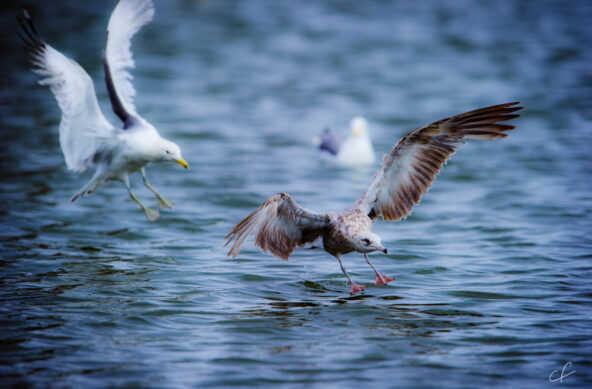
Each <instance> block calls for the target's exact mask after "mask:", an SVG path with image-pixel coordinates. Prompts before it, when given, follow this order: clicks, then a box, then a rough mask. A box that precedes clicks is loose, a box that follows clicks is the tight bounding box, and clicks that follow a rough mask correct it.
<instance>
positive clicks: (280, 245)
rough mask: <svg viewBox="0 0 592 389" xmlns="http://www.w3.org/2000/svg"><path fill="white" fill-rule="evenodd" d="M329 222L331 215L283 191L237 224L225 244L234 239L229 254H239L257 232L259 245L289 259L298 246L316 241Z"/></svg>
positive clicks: (256, 244)
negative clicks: (302, 204) (302, 202)
mask: <svg viewBox="0 0 592 389" xmlns="http://www.w3.org/2000/svg"><path fill="white" fill-rule="evenodd" d="M328 226H329V216H328V215H326V214H317V213H313V212H310V211H307V210H306V209H304V208H302V207H301V206H300V205H298V204H297V203H296V202H295V201H294V200H292V197H290V196H289V195H288V194H286V193H279V194H277V195H275V196H273V197H270V198H269V199H267V201H265V203H263V204H262V205H261V206H260V207H259V208H257V209H256V210H255V211H253V212H252V213H251V214H250V215H249V216H247V217H246V218H245V219H244V220H243V221H241V222H240V223H238V224H237V225H236V226H234V228H233V229H232V230H231V231H230V233H229V234H228V235H226V237H225V239H228V241H227V242H226V245H225V246H227V245H228V244H230V243H231V242H232V241H233V240H234V243H233V245H232V247H231V248H230V251H229V252H228V255H232V256H233V257H236V255H237V254H238V253H239V251H240V249H241V246H242V245H243V243H244V242H245V240H246V239H247V238H248V237H249V236H250V235H255V246H257V247H259V248H260V249H261V250H263V251H269V252H271V253H272V254H273V255H275V256H277V257H279V258H282V259H288V258H289V257H290V254H291V253H292V251H294V249H295V248H296V246H303V245H304V244H305V243H308V242H314V241H315V240H317V239H318V238H319V237H320V236H321V235H322V234H323V231H324V230H325V229H326V228H327V227H328Z"/></svg>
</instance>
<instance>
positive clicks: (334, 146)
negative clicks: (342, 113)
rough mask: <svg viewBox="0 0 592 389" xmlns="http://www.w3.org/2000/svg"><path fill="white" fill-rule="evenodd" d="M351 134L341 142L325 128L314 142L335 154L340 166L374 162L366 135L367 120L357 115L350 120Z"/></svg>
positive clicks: (362, 164)
mask: <svg viewBox="0 0 592 389" xmlns="http://www.w3.org/2000/svg"><path fill="white" fill-rule="evenodd" d="M350 128H351V134H350V136H349V137H348V138H347V139H346V140H345V141H343V143H341V142H340V141H339V139H338V138H337V136H336V135H335V134H334V133H333V132H332V131H331V130H330V129H329V128H325V129H324V130H323V132H322V133H321V135H320V137H315V139H314V142H315V143H316V144H317V145H318V147H319V149H321V150H325V151H327V152H329V153H331V154H333V155H335V161H336V162H337V163H338V164H339V165H341V166H348V167H360V166H367V165H371V164H373V163H374V149H373V148H372V142H371V141H370V137H369V135H368V122H367V121H366V119H364V118H363V117H360V116H357V117H355V118H353V119H352V120H351V122H350Z"/></svg>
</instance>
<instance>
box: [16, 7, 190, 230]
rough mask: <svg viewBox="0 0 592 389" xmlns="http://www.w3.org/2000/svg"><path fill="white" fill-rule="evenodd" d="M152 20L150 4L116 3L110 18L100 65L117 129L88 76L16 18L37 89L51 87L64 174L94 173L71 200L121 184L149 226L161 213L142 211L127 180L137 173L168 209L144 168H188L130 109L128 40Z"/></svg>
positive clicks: (23, 19)
mask: <svg viewBox="0 0 592 389" xmlns="http://www.w3.org/2000/svg"><path fill="white" fill-rule="evenodd" d="M153 15H154V6H153V5H152V2H151V1H150V0H120V1H119V2H118V3H117V5H116V7H115V9H114V10H113V13H112V15H111V18H110V19H109V24H108V27H107V33H108V34H107V44H106V47H105V50H104V51H103V55H102V60H103V67H104V70H105V83H106V84H107V91H108V93H109V99H110V100H111V107H112V108H113V112H115V114H116V115H117V116H118V117H119V119H121V121H122V122H123V125H122V126H121V127H116V126H113V125H111V124H110V123H109V122H108V121H107V119H106V118H105V117H104V116H103V113H102V112H101V109H100V108H99V104H98V102H97V97H96V94H95V89H94V86H93V81H92V79H91V78H90V76H89V75H88V73H87V72H86V71H84V69H83V68H82V67H81V66H80V65H79V64H78V63H77V62H76V61H74V60H72V59H70V58H68V57H66V56H65V55H63V54H62V53H60V52H59V51H57V50H56V49H54V48H53V47H51V46H50V45H48V44H47V43H45V41H43V40H42V39H41V38H40V36H39V34H38V33H37V30H36V29H35V26H34V24H33V21H32V19H31V17H30V15H29V13H28V12H27V10H26V9H23V14H22V16H21V17H20V18H18V20H19V23H20V25H21V28H22V33H19V36H20V37H21V39H22V40H23V41H24V42H25V44H26V50H27V51H28V53H29V60H30V61H31V63H32V64H33V66H34V67H33V72H35V73H37V74H40V75H41V76H43V77H45V78H43V79H42V80H40V81H39V84H40V85H47V86H49V88H50V89H51V91H52V92H53V94H54V96H55V98H56V100H57V101H58V105H59V106H60V108H61V110H62V119H61V122H60V131H59V133H60V145H61V148H62V152H63V154H64V158H65V160H66V165H67V166H68V169H69V170H72V171H75V172H79V173H80V172H83V171H85V170H86V169H89V168H95V172H94V175H93V176H92V178H91V179H90V181H88V183H86V185H84V186H83V187H82V189H80V190H79V191H78V192H77V193H76V194H74V196H72V198H71V201H72V202H73V201H75V200H76V199H78V198H79V197H81V196H86V195H90V194H91V193H93V192H94V191H96V190H97V189H98V188H99V186H100V185H101V184H102V183H103V182H108V181H110V180H118V181H122V182H123V183H124V184H125V186H126V188H127V190H128V192H129V195H130V197H131V198H132V199H133V200H134V201H135V202H137V203H138V204H139V205H140V207H141V208H142V210H143V211H144V213H145V214H146V217H147V218H148V220H150V221H154V220H156V219H158V218H159V217H160V212H159V211H158V209H156V210H154V209H150V208H148V207H146V206H145V205H144V204H142V202H141V201H140V200H139V199H138V197H136V195H135V194H134V193H133V192H132V189H131V186H130V183H129V175H130V174H131V173H134V172H138V171H139V172H140V174H141V175H142V179H143V181H144V185H145V186H146V187H147V188H148V189H149V190H150V191H152V192H153V193H154V195H155V196H156V198H157V199H158V204H159V207H160V208H170V207H172V206H173V203H172V202H170V201H168V200H167V199H165V198H164V197H163V196H162V195H160V193H158V192H157V191H156V190H155V189H154V188H153V187H152V186H151V185H150V183H149V182H148V179H147V178H146V165H147V164H148V163H149V162H162V161H174V162H177V163H179V164H180V165H182V166H183V167H184V168H185V169H187V167H188V164H187V162H185V160H184V159H183V157H182V156H181V149H180V148H179V146H178V145H177V144H175V143H173V142H171V141H169V140H166V139H164V138H162V137H160V135H159V134H158V132H157V131H156V129H155V128H154V126H152V125H151V124H150V123H148V121H146V120H145V119H144V118H143V117H142V116H140V115H139V114H138V113H137V112H136V107H135V106H134V96H135V95H136V91H135V89H134V87H133V85H132V83H131V79H132V75H131V74H130V73H129V72H128V71H127V69H129V68H133V67H134V60H133V58H132V53H131V51H130V45H131V39H132V37H133V36H134V34H135V33H136V32H138V30H139V29H140V28H141V27H142V26H143V25H145V24H146V23H148V22H150V21H151V20H152V17H153Z"/></svg>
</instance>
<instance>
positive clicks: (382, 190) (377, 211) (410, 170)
mask: <svg viewBox="0 0 592 389" xmlns="http://www.w3.org/2000/svg"><path fill="white" fill-rule="evenodd" d="M517 104H519V103H518V102H514V103H508V104H500V105H495V106H491V107H487V108H482V109H478V110H476V111H471V112H467V113H464V114H460V115H456V116H452V117H450V118H446V119H442V120H439V121H437V122H434V123H432V124H430V125H427V126H425V127H422V128H418V129H416V130H414V131H412V132H410V133H409V134H407V135H406V136H404V137H403V138H402V139H401V140H400V141H399V142H398V143H397V144H396V145H395V147H393V149H392V150H391V152H390V153H389V154H388V155H386V156H385V158H384V162H383V163H382V166H381V167H380V169H378V171H377V172H376V174H374V177H373V178H372V180H371V182H370V186H369V187H368V189H367V190H366V192H364V193H363V194H362V196H361V197H360V198H359V199H358V201H356V202H355V203H354V204H353V205H351V206H350V207H348V208H347V209H345V210H344V211H341V212H327V213H315V212H311V211H308V210H306V209H304V208H302V207H301V206H300V205H298V204H297V203H296V202H295V201H294V200H292V198H291V197H290V196H289V195H288V194H286V193H279V194H277V195H275V196H273V197H271V198H269V199H268V200H267V201H265V202H264V203H263V204H262V205H261V206H260V207H259V208H257V209H256V210H255V211H253V212H252V213H251V214H250V215H249V216H247V217H246V218H245V219H244V220H242V221H241V222H240V223H238V224H237V225H236V226H234V228H232V230H231V231H230V233H229V234H228V235H226V239H228V241H227V242H226V245H228V244H230V243H231V242H233V241H234V243H233V244H232V247H231V249H230V251H229V253H228V255H232V256H233V257H236V255H237V254H238V253H239V251H240V249H241V246H242V245H243V243H244V242H245V240H246V239H247V238H248V237H249V236H250V235H255V246H257V247H259V248H260V249H261V250H263V251H269V252H271V253H272V254H273V255H275V256H277V257H279V258H282V259H286V260H287V259H288V258H289V257H290V254H291V253H292V251H294V249H295V248H296V246H299V247H302V246H304V244H305V243H313V242H315V241H316V240H317V239H322V240H323V248H324V249H325V251H327V252H328V253H329V254H331V255H333V256H335V258H337V260H338V261H339V265H340V266H341V270H342V271H343V274H345V276H346V277H347V279H348V280H349V283H350V293H351V294H354V293H356V292H360V291H362V290H364V288H365V285H359V284H356V283H355V282H354V281H353V280H352V279H351V278H350V276H349V274H348V273H347V271H346V270H345V267H344V266H343V262H341V255H342V254H347V253H350V252H352V251H357V252H359V253H363V254H364V257H365V258H366V262H368V264H369V265H370V266H371V267H372V269H373V270H374V272H375V273H376V281H375V284H376V285H385V284H387V283H389V282H391V281H393V280H394V279H393V278H391V277H389V276H386V275H384V274H381V273H379V272H378V270H376V268H375V267H374V265H373V264H372V263H371V262H370V260H369V259H368V255H367V254H368V253H371V252H373V251H382V252H383V253H385V254H386V253H387V249H386V248H385V247H384V246H383V245H382V242H381V239H380V237H379V236H378V235H376V234H375V233H373V232H372V223H373V222H375V221H376V219H377V218H378V216H379V215H380V216H382V218H383V219H384V220H395V221H397V220H400V219H402V218H406V217H407V216H408V215H409V214H410V213H411V211H412V209H413V207H414V206H415V205H416V204H418V203H419V201H420V199H421V196H422V195H423V194H425V193H427V191H428V189H429V188H430V186H431V185H432V183H433V181H434V180H435V179H436V175H437V174H438V173H439V172H440V169H442V166H444V164H445V163H446V161H447V160H448V159H449V158H450V157H451V156H452V154H454V153H455V152H456V150H457V149H458V148H460V147H461V146H462V145H464V144H465V142H463V139H480V140H482V139H494V138H498V137H506V136H507V134H505V131H508V130H512V129H514V128H515V126H512V125H508V124H499V123H498V122H502V121H507V120H511V119H515V118H517V117H519V116H520V115H519V114H513V113H514V112H516V111H518V110H520V109H522V107H519V106H516V105H517Z"/></svg>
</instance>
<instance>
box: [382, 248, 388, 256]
mask: <svg viewBox="0 0 592 389" xmlns="http://www.w3.org/2000/svg"><path fill="white" fill-rule="evenodd" d="M380 251H382V252H383V253H385V254H388V250H387V249H386V247H383V248H381V249H380Z"/></svg>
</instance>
